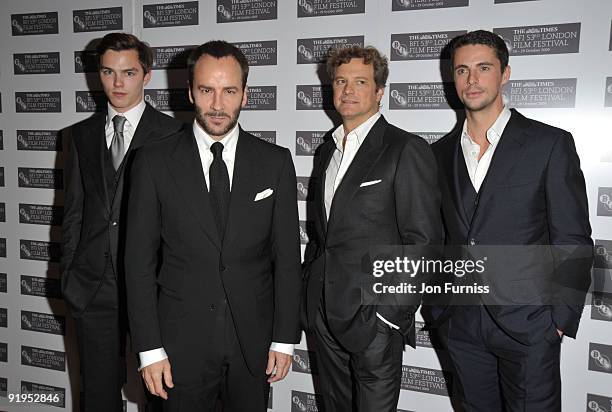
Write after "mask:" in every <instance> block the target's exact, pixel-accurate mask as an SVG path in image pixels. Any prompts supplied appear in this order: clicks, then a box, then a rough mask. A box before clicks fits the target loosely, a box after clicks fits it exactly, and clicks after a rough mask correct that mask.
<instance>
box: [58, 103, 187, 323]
mask: <svg viewBox="0 0 612 412" xmlns="http://www.w3.org/2000/svg"><path fill="white" fill-rule="evenodd" d="M105 123H106V112H102V113H97V114H95V115H94V116H92V117H90V118H88V119H86V120H84V121H82V122H80V123H77V124H76V125H74V126H73V127H72V130H71V132H72V143H71V151H70V154H69V157H68V160H67V164H66V185H65V188H66V189H65V201H64V220H63V225H62V247H63V253H62V259H61V272H62V279H61V284H62V293H63V295H64V299H65V300H66V301H67V302H68V303H69V305H70V307H71V309H72V313H73V315H74V316H79V315H80V314H81V313H83V311H84V310H85V309H86V308H87V305H88V304H89V302H90V301H91V300H92V298H93V297H94V296H95V294H96V291H97V290H98V288H99V286H100V284H101V282H102V280H103V275H104V270H105V267H106V265H107V262H108V259H111V263H112V267H113V269H114V271H115V274H116V275H117V276H118V278H121V279H122V272H123V270H122V269H123V264H122V262H121V259H122V257H123V247H122V242H123V239H122V231H123V230H124V229H125V227H124V225H123V222H122V221H123V220H124V218H125V202H124V200H125V199H124V196H123V191H124V181H125V178H126V175H127V174H129V171H130V167H131V163H132V159H133V156H134V153H135V151H137V150H138V148H140V147H141V146H143V145H145V144H148V143H150V142H153V141H156V140H160V139H163V138H165V137H167V136H169V135H171V134H174V133H176V132H177V131H178V130H180V129H181V128H182V123H180V122H179V121H177V120H175V119H174V118H172V117H170V116H168V115H165V114H163V113H161V112H158V111H157V110H155V109H153V108H152V107H151V106H149V105H148V104H147V105H146V108H145V110H144V112H143V114H142V117H141V118H140V122H139V123H138V127H137V128H136V131H135V133H134V136H133V138H132V142H131V144H130V147H129V148H128V151H127V153H126V156H125V159H124V164H123V167H122V171H121V173H120V175H119V180H118V183H117V186H116V190H115V192H114V193H109V190H108V186H107V181H106V179H105V175H106V172H108V170H105V169H107V165H106V164H105V162H104V154H105V153H104V152H105V151H106V150H108V149H107V147H106V137H105V131H104V128H105Z"/></svg>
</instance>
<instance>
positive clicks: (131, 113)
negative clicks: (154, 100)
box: [106, 100, 147, 129]
mask: <svg viewBox="0 0 612 412" xmlns="http://www.w3.org/2000/svg"><path fill="white" fill-rule="evenodd" d="M146 107H147V104H146V103H145V101H144V100H140V103H138V104H137V105H136V106H134V107H132V108H131V109H130V110H128V111H127V112H124V113H119V112H118V111H117V110H115V108H114V107H113V106H111V105H110V103H108V111H107V115H106V127H110V125H111V124H112V123H113V118H114V117H115V116H116V115H119V116H124V117H125V119H126V120H127V122H128V123H129V125H130V126H132V127H133V128H134V129H136V127H137V126H138V122H140V118H141V117H142V114H143V113H144V111H145V108H146Z"/></svg>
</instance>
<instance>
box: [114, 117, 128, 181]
mask: <svg viewBox="0 0 612 412" xmlns="http://www.w3.org/2000/svg"><path fill="white" fill-rule="evenodd" d="M125 120H126V119H125V117H124V116H119V115H116V116H115V117H113V126H114V127H115V132H114V133H113V140H111V145H110V151H111V157H112V158H113V166H114V167H115V170H118V169H119V166H120V165H121V162H122V161H123V156H125V139H124V137H123V126H124V125H125Z"/></svg>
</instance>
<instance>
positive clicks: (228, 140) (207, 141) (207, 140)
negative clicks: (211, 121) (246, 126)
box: [193, 120, 240, 152]
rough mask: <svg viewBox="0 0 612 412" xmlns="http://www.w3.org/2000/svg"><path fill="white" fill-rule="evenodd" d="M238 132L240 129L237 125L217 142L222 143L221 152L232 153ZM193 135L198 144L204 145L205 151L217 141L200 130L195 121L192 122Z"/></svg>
mask: <svg viewBox="0 0 612 412" xmlns="http://www.w3.org/2000/svg"><path fill="white" fill-rule="evenodd" d="M239 132H240V127H238V124H236V126H234V128H233V129H232V130H230V132H229V133H228V134H227V135H225V137H224V138H223V139H221V140H219V142H220V143H223V151H224V152H225V151H233V150H234V149H235V147H236V143H237V141H238V134H239ZM193 134H194V136H195V137H196V139H198V140H199V141H200V142H202V143H204V146H205V147H206V149H208V150H210V147H211V146H212V145H213V143H215V142H217V140H215V139H213V138H212V137H210V135H209V134H208V133H206V132H205V131H204V129H202V127H201V126H200V125H199V124H198V122H197V120H194V121H193Z"/></svg>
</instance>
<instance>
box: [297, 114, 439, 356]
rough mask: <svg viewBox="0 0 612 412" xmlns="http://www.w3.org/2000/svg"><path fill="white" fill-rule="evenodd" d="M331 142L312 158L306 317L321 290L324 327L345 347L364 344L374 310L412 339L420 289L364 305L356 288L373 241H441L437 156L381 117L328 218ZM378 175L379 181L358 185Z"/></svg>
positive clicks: (372, 330)
mask: <svg viewBox="0 0 612 412" xmlns="http://www.w3.org/2000/svg"><path fill="white" fill-rule="evenodd" d="M335 148H336V146H335V142H334V141H333V140H332V139H330V140H328V141H327V142H325V143H324V144H323V145H321V147H320V149H319V153H318V154H317V155H316V156H315V160H314V169H313V181H314V182H316V186H315V188H314V190H315V194H314V202H313V205H314V209H315V210H314V221H315V224H314V228H315V230H314V232H315V233H314V236H311V239H310V240H311V242H310V244H309V245H308V247H307V251H306V256H305V262H306V264H307V270H306V278H305V283H306V286H305V287H306V294H307V301H306V314H305V315H306V317H307V319H305V323H306V324H307V327H308V328H312V327H313V325H314V321H315V318H316V315H317V311H318V310H319V306H320V302H321V298H322V293H323V294H324V302H325V303H324V306H325V310H326V315H327V321H328V324H329V327H330V328H331V331H332V333H333V334H334V336H335V337H336V338H337V339H338V340H339V341H340V343H341V344H342V345H343V346H345V347H346V348H347V349H348V350H350V351H355V352H356V351H359V350H362V349H363V348H365V347H366V346H367V345H368V344H369V343H370V342H371V341H372V339H374V336H375V334H376V322H377V321H380V320H378V319H377V317H376V312H378V313H380V314H381V315H382V316H383V317H384V318H385V319H387V320H388V321H390V322H392V323H394V324H395V325H397V326H399V327H400V331H401V332H402V333H403V334H404V335H405V337H407V339H406V340H407V341H408V343H410V344H412V345H413V346H414V313H415V312H416V310H417V309H418V306H419V304H420V295H416V294H415V295H412V296H409V295H403V296H401V295H398V297H397V298H396V300H395V301H394V302H382V303H384V304H381V305H373V304H367V305H364V304H362V300H361V296H362V295H361V294H362V289H361V288H362V285H363V283H362V282H363V281H364V280H365V281H366V283H368V279H370V280H371V279H372V271H371V270H372V266H371V264H372V261H373V260H374V259H375V258H376V257H377V255H376V254H375V253H376V252H375V251H374V249H375V248H377V247H378V246H390V247H391V248H393V247H395V246H398V245H399V246H402V245H415V246H417V247H418V246H426V247H427V246H429V245H441V243H442V224H441V219H440V214H439V208H440V192H439V189H438V186H437V168H436V163H435V159H434V157H433V154H432V152H431V149H430V148H429V145H428V144H427V143H426V142H425V141H424V140H423V139H421V138H420V137H418V136H415V135H413V134H410V133H407V132H405V131H403V130H401V129H399V128H397V127H395V126H393V125H391V124H389V123H387V121H386V120H385V119H384V117H382V116H381V117H380V118H379V119H378V120H377V121H376V123H375V124H374V126H373V127H372V129H371V130H370V132H369V133H368V135H367V137H366V138H365V140H364V141H363V143H362V145H361V147H360V148H359V150H358V152H357V154H356V155H355V158H354V159H353V162H352V163H351V165H350V166H349V168H348V170H347V172H346V174H345V175H344V178H343V180H342V182H341V183H340V185H339V186H338V188H337V190H336V192H335V195H334V198H333V202H332V205H331V209H330V213H329V218H327V216H326V211H325V204H324V192H325V172H326V170H327V167H328V165H329V162H330V159H331V157H332V154H333V152H334V150H335ZM376 180H380V182H379V183H376V184H372V185H367V186H363V187H362V186H361V183H363V182H368V181H376ZM383 249H384V247H383ZM396 250H397V249H396ZM400 250H401V248H400ZM387 257H390V256H387ZM417 258H418V257H417ZM364 287H366V288H367V287H369V286H364ZM364 303H365V302H364Z"/></svg>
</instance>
